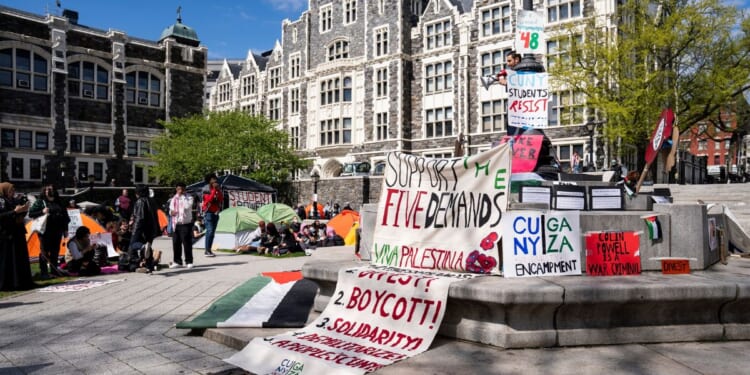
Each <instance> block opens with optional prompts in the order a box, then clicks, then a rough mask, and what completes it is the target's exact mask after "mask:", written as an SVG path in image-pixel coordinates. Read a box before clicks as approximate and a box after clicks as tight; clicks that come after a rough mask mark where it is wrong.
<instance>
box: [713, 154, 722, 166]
mask: <svg viewBox="0 0 750 375" xmlns="http://www.w3.org/2000/svg"><path fill="white" fill-rule="evenodd" d="M714 165H721V155H719V154H716V155H714Z"/></svg>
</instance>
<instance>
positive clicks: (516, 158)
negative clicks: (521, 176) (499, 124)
mask: <svg viewBox="0 0 750 375" xmlns="http://www.w3.org/2000/svg"><path fill="white" fill-rule="evenodd" d="M543 140H544V136H543V135H541V134H533V135H517V136H508V135H506V136H503V138H502V139H500V143H499V144H503V143H511V144H512V145H511V149H512V152H513V162H512V167H511V172H512V173H523V172H533V171H534V169H535V168H536V163H537V160H539V150H540V149H541V148H542V141H543ZM493 147H494V145H493Z"/></svg>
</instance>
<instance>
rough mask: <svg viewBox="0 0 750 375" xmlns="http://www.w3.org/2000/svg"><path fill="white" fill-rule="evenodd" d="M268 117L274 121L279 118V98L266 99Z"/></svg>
mask: <svg viewBox="0 0 750 375" xmlns="http://www.w3.org/2000/svg"><path fill="white" fill-rule="evenodd" d="M268 118H269V119H271V120H274V121H278V120H279V119H280V118H281V98H273V99H269V100H268Z"/></svg>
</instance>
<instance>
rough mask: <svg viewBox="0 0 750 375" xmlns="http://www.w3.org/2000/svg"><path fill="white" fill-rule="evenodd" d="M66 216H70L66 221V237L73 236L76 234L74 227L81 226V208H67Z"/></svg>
mask: <svg viewBox="0 0 750 375" xmlns="http://www.w3.org/2000/svg"><path fill="white" fill-rule="evenodd" d="M68 217H70V222H68V237H73V236H75V234H76V229H78V227H81V226H83V219H81V210H78V209H75V210H68Z"/></svg>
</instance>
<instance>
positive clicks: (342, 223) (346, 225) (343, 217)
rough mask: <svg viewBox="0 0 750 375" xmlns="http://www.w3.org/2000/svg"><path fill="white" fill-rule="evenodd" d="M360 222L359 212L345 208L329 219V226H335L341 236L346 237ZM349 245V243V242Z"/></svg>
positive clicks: (335, 230)
mask: <svg viewBox="0 0 750 375" xmlns="http://www.w3.org/2000/svg"><path fill="white" fill-rule="evenodd" d="M358 222H359V212H357V211H354V210H343V211H341V212H339V214H338V215H336V216H334V217H333V218H331V220H328V223H326V225H327V226H329V227H331V228H333V231H334V232H336V234H338V235H339V236H341V238H346V237H347V236H348V235H349V233H350V232H351V231H352V230H354V229H356V226H355V225H356V223H358ZM347 245H349V244H347Z"/></svg>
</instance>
